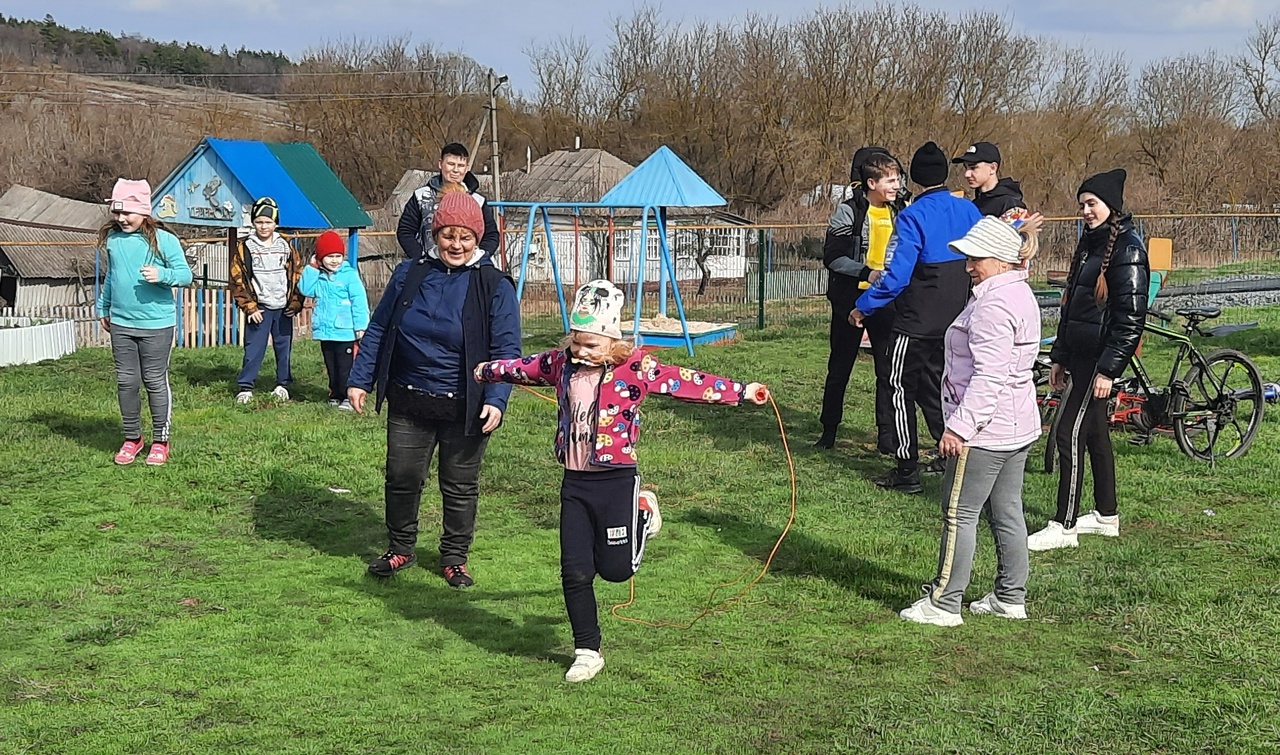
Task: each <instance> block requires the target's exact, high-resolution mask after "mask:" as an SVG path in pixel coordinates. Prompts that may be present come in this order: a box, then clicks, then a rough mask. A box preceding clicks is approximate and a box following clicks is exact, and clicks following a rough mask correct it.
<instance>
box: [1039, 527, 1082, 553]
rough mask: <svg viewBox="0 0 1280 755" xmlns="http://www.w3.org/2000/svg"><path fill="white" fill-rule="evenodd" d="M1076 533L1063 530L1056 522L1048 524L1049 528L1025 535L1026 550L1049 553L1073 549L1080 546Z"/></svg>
mask: <svg viewBox="0 0 1280 755" xmlns="http://www.w3.org/2000/svg"><path fill="white" fill-rule="evenodd" d="M1077 535H1078V531H1077V530H1075V529H1074V528H1073V529H1065V528H1064V527H1063V526H1062V525H1061V524H1059V523H1058V522H1049V526H1048V527H1045V528H1044V529H1042V530H1040V531H1039V532H1033V533H1032V534H1030V535H1027V550H1029V551H1051V550H1054V549H1055V548H1075V547H1076V546H1078V545H1080V540H1079V538H1078V537H1077Z"/></svg>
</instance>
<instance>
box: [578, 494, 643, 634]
mask: <svg viewBox="0 0 1280 755" xmlns="http://www.w3.org/2000/svg"><path fill="white" fill-rule="evenodd" d="M639 495H640V476H639V475H638V474H636V471H635V470H634V469H618V470H609V471H607V472H576V471H573V470H570V469H566V470H565V472H564V480H563V481H562V482H561V483H560V583H561V586H562V587H563V588H564V607H565V610H567V611H568V613H569V625H570V626H571V627H572V628H573V646H574V648H586V649H589V650H595V651H599V650H600V620H599V617H598V616H597V611H598V608H597V605H596V591H595V578H596V575H599V576H600V577H601V578H602V579H604V580H606V581H608V582H626V581H627V580H628V579H631V576H632V575H633V574H635V573H636V570H637V569H639V568H640V560H641V559H642V558H644V546H645V540H646V535H645V527H646V525H647V524H648V522H649V520H648V513H647V512H644V511H641V510H640V506H639Z"/></svg>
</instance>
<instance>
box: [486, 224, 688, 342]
mask: <svg viewBox="0 0 1280 755" xmlns="http://www.w3.org/2000/svg"><path fill="white" fill-rule="evenodd" d="M490 205H491V206H492V207H495V208H497V210H498V212H499V213H502V211H503V210H505V209H506V208H508V207H510V208H516V209H523V210H527V211H528V213H529V222H528V224H527V226H526V227H525V233H524V251H523V252H522V254H521V256H520V279H519V280H518V281H517V282H516V301H521V300H523V297H524V282H525V276H526V273H527V272H528V270H529V249H530V246H531V245H532V243H533V227H534V223H535V219H536V217H537V216H538V214H539V213H541V215H542V228H543V232H544V233H546V235H547V254H548V256H549V257H550V262H551V275H552V278H553V279H554V280H555V286H556V299H557V301H559V303H560V319H561V321H562V323H563V325H564V330H565V332H566V333H568V332H569V309H568V306H567V305H566V303H565V300H564V287H563V286H562V285H561V282H560V263H559V262H558V261H557V259H556V247H555V241H554V240H553V239H552V235H551V216H550V215H549V213H548V212H547V210H548V209H568V210H572V211H573V212H574V213H575V214H577V213H580V212H581V211H582V210H583V209H597V210H609V211H611V212H612V211H613V210H616V209H638V210H640V211H641V213H640V251H639V254H636V253H635V252H634V250H633V253H632V258H633V259H634V260H635V261H636V265H637V270H636V276H635V281H636V284H635V295H634V298H633V299H632V302H633V304H634V306H635V317H634V320H633V323H632V330H631V334H632V336H634V337H636V338H639V336H640V309H641V303H642V302H643V301H644V297H643V293H644V270H645V267H646V266H647V264H646V263H647V262H648V255H649V213H650V212H652V213H653V222H654V230H656V231H657V232H658V254H659V260H658V263H659V264H658V281H659V289H660V291H659V293H660V297H661V298H660V300H659V305H658V307H659V313H660V314H662V315H664V316H665V315H666V314H667V289H666V287H667V281H671V282H672V283H671V291H672V294H673V295H674V298H675V302H676V312H677V313H678V314H679V315H680V328H681V330H682V332H683V334H684V343H685V348H686V349H688V351H689V356H693V338H692V337H691V336H690V334H689V321H688V318H686V317H685V312H684V302H683V301H682V300H681V298H680V286H679V280H678V279H677V278H676V271H675V265H674V263H673V262H672V256H671V249H670V248H669V247H668V245H667V224H666V220H665V219H664V218H663V217H662V215H663V213H662V210H663V208H662V207H661V206H659V205H644V206H636V205H616V204H605V203H603V202H491V203H490ZM503 214H504V215H505V213H503Z"/></svg>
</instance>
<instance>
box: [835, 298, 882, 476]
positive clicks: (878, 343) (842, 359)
mask: <svg viewBox="0 0 1280 755" xmlns="http://www.w3.org/2000/svg"><path fill="white" fill-rule="evenodd" d="M852 310H853V307H849V308H848V309H845V308H844V306H843V305H832V307H831V331H830V343H831V354H830V356H828V357H827V380H826V383H825V384H824V385H823V388H822V413H821V414H819V415H818V421H819V422H821V423H822V427H823V429H824V430H826V429H832V430H834V429H835V428H836V427H839V425H840V423H841V422H842V421H843V420H844V398H845V392H846V390H847V389H848V387H849V376H850V375H851V374H852V373H853V365H854V362H855V361H856V360H857V358H858V352H859V351H860V350H861V346H862V332H863V328H859V327H856V326H854V325H850V324H849V312H851V311H852ZM863 327H864V328H865V329H866V332H867V336H868V337H869V338H870V340H871V358H872V360H873V361H874V364H875V373H876V394H875V414H876V445H877V446H878V447H879V448H880V450H881V451H882V452H885V453H889V452H890V451H891V449H892V447H893V445H892V440H893V404H892V403H891V402H890V397H889V346H890V345H891V344H892V342H893V313H892V312H888V311H886V312H878V313H876V314H875V315H874V316H873V317H868V318H866V319H865V320H864V321H863Z"/></svg>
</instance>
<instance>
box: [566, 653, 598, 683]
mask: <svg viewBox="0 0 1280 755" xmlns="http://www.w3.org/2000/svg"><path fill="white" fill-rule="evenodd" d="M602 668H604V656H603V655H600V653H598V652H596V651H594V650H587V649H586V648H578V649H577V650H574V651H573V665H572V666H570V667H569V670H568V671H566V672H564V680H565V681H566V682H585V681H590V680H591V678H592V677H593V676H595V675H596V674H598V673H600V669H602Z"/></svg>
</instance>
